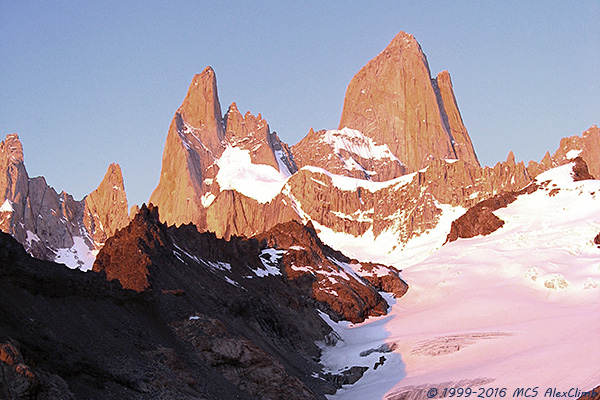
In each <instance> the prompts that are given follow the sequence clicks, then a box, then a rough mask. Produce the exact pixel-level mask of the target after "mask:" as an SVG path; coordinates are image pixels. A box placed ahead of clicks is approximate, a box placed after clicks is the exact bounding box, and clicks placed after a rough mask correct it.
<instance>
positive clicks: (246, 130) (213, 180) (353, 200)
mask: <svg viewBox="0 0 600 400" xmlns="http://www.w3.org/2000/svg"><path fill="white" fill-rule="evenodd" d="M344 104H345V105H344V111H343V113H342V118H341V121H340V129H338V130H329V131H324V130H321V131H314V130H312V129H311V131H310V132H309V133H308V135H307V136H306V137H305V138H304V139H302V140H301V141H300V142H298V143H297V144H296V145H294V146H292V147H291V148H290V147H288V146H287V145H286V144H285V143H283V142H281V141H280V140H279V139H278V138H277V137H276V135H275V134H271V133H270V130H269V127H268V124H267V123H266V121H265V120H264V119H263V118H262V117H261V116H260V114H259V115H258V117H254V116H253V115H252V114H250V113H246V115H244V116H242V114H241V113H240V112H239V110H238V108H237V105H236V104H235V103H233V104H232V105H231V106H230V107H229V110H228V112H227V113H226V115H225V116H224V117H223V118H221V116H220V109H221V108H220V105H219V103H218V95H217V87H216V78H215V76H214V71H213V70H212V69H211V68H210V67H208V68H207V69H205V70H204V72H203V73H202V74H200V75H198V76H196V77H195V78H194V80H193V82H192V84H191V85H190V89H189V91H188V94H187V96H186V99H185V100H184V103H183V105H182V106H181V108H180V110H179V111H178V112H177V113H176V116H175V118H174V120H173V123H172V125H171V128H170V130H169V134H168V137H167V144H166V146H165V152H164V155H163V172H162V175H161V183H159V185H158V187H157V189H156V190H155V192H154V193H153V195H152V197H151V199H150V201H151V202H152V203H153V204H157V205H158V206H159V207H160V209H161V218H163V221H165V222H166V223H167V224H176V225H179V224H183V223H188V222H192V223H194V224H195V225H196V226H197V227H198V229H199V230H200V231H211V232H215V233H216V235H217V236H219V237H225V238H229V237H231V236H232V235H237V236H247V237H250V236H254V235H257V234H260V233H261V232H266V231H268V230H269V229H271V228H273V227H274V226H275V225H277V224H279V223H283V222H287V221H299V222H302V223H306V222H308V221H313V222H314V223H315V227H316V229H317V231H319V230H321V229H322V228H323V227H324V228H327V229H330V230H332V231H333V232H338V233H347V234H351V235H353V236H355V237H359V236H361V235H364V234H369V235H372V236H373V237H375V238H376V237H378V236H379V235H381V234H382V233H384V232H388V233H391V234H392V235H394V236H395V237H396V238H397V245H398V246H404V244H405V243H407V242H408V241H409V240H410V239H411V238H413V237H415V236H419V235H421V234H422V233H425V232H427V231H429V230H431V229H432V228H434V227H436V226H437V224H438V222H439V220H440V218H441V216H442V214H443V213H444V210H445V209H448V207H450V208H454V209H459V208H463V209H468V208H469V207H472V206H474V205H475V204H477V203H478V202H480V201H482V200H484V199H486V198H489V197H492V196H495V195H497V194H499V193H501V192H503V191H517V190H520V189H522V188H524V187H525V186H527V185H528V184H529V183H530V182H532V180H533V179H534V178H535V177H536V176H537V175H538V174H540V173H541V172H543V171H546V170H548V169H550V168H553V167H555V166H557V165H560V164H562V163H565V162H568V161H569V160H570V159H572V158H575V157H576V156H577V155H579V154H581V156H582V157H584V158H586V157H587V158H593V159H598V157H597V155H598V154H596V153H597V150H596V149H597V148H598V147H597V146H596V147H594V146H595V145H596V144H597V142H598V140H600V139H599V138H600V132H599V130H598V128H597V127H595V126H594V127H592V128H590V129H589V130H588V131H586V132H585V133H584V135H583V136H582V137H576V136H575V137H572V138H567V139H564V140H563V141H561V144H560V147H559V149H558V150H557V151H556V153H555V154H554V155H553V156H551V155H550V154H547V155H546V157H544V159H543V160H542V161H541V162H540V163H537V162H534V161H532V162H530V163H529V164H528V165H525V163H523V162H518V163H517V162H516V160H515V156H514V154H513V153H512V152H511V153H510V154H509V155H508V157H507V159H506V161H504V162H500V163H498V164H496V165H495V166H493V167H480V166H479V162H478V160H477V157H476V155H475V152H474V149H473V145H472V142H471V140H470V138H469V135H468V133H467V130H466V128H465V127H464V124H463V122H462V118H461V115H460V111H459V110H458V105H457V102H456V98H455V96H454V93H453V89H452V82H451V79H450V75H449V74H448V73H447V72H446V71H443V72H441V73H439V74H438V75H437V77H435V78H431V75H430V71H429V67H428V64H427V59H426V57H425V55H424V53H423V52H422V50H421V47H420V46H419V44H418V43H417V42H416V40H415V39H414V37H412V36H411V35H408V34H406V33H403V32H401V33H399V34H398V35H397V36H396V37H395V38H394V40H392V42H391V43H390V45H389V46H388V47H387V48H386V49H385V50H384V51H383V52H382V53H380V54H379V55H378V56H377V57H375V58H374V59H373V60H372V61H370V62H369V63H368V64H367V65H366V66H365V67H364V68H363V69H361V71H359V72H358V73H357V74H356V76H355V77H354V78H353V79H352V81H351V83H350V85H349V86H348V90H347V93H346V99H345V103H344ZM194 113H195V114H194ZM188 121H192V122H193V123H194V124H196V125H195V126H194V125H191V124H192V123H191V122H188ZM203 121H208V122H203ZM219 121H221V123H220V124H219ZM207 135H208V136H210V139H209V138H208V136H207ZM587 158H586V159H587ZM176 165H179V166H176ZM598 168H599V167H598V166H596V165H595V161H592V162H590V170H591V171H592V173H593V172H594V170H595V169H598ZM190 171H191V172H190ZM242 180H245V182H242ZM265 183H266V184H265ZM248 186H255V187H264V188H265V190H264V191H263V192H262V193H256V192H257V191H256V190H254V191H252V190H249V189H248ZM399 204H402V207H399V206H398V205H399Z"/></svg>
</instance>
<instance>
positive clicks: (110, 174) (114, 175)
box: [103, 163, 125, 189]
mask: <svg viewBox="0 0 600 400" xmlns="http://www.w3.org/2000/svg"><path fill="white" fill-rule="evenodd" d="M103 181H106V182H107V183H110V184H111V186H112V187H114V186H117V187H118V188H119V189H125V187H124V184H123V172H122V171H121V166H120V165H119V164H117V163H112V164H110V165H109V166H108V169H107V170H106V174H104V179H103Z"/></svg>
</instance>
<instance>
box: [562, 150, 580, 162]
mask: <svg viewBox="0 0 600 400" xmlns="http://www.w3.org/2000/svg"><path fill="white" fill-rule="evenodd" d="M580 154H581V150H569V151H567V154H566V156H567V159H569V160H572V159H574V158H577V156H579V155H580Z"/></svg>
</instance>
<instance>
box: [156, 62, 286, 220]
mask: <svg viewBox="0 0 600 400" xmlns="http://www.w3.org/2000/svg"><path fill="white" fill-rule="evenodd" d="M229 147H234V148H236V149H239V150H241V151H242V152H247V153H248V154H249V156H250V159H251V162H252V163H254V164H263V165H268V166H271V167H273V168H274V169H275V170H276V171H279V172H280V173H281V174H283V175H284V176H285V175H289V174H291V173H293V172H295V171H296V165H295V163H294V160H293V158H292V156H291V153H290V150H289V148H288V146H287V145H286V144H285V143H283V142H281V141H280V140H279V138H278V137H277V135H276V134H275V133H271V132H270V130H269V126H268V125H267V122H266V121H265V120H264V119H263V118H262V116H261V115H260V114H259V115H258V116H257V117H255V116H253V115H252V114H250V113H249V112H248V113H246V115H244V116H242V115H241V113H240V112H239V110H238V108H237V105H236V104H235V103H233V104H232V105H231V106H230V108H229V110H228V112H227V114H226V116H225V117H224V118H223V117H222V114H221V105H220V103H219V97H218V94H217V80H216V76H215V73H214V71H213V70H212V68H211V67H206V69H204V71H203V72H202V73H200V74H198V75H196V76H194V79H193V80H192V83H191V84H190V87H189V89H188V93H187V95H186V97H185V99H184V101H183V104H182V105H181V107H179V109H178V110H177V112H176V113H175V116H174V118H173V121H172V122H171V126H170V127H169V132H168V134H167V140H166V143H165V149H164V152H163V159H162V170H161V175H160V180H159V183H158V186H157V187H156V189H154V192H153V193H152V196H151V197H150V203H152V204H156V205H157V206H158V207H160V209H161V218H162V219H163V221H165V222H167V223H168V224H169V225H173V224H175V225H181V224H187V223H193V224H194V225H196V226H197V227H198V228H199V229H200V230H205V229H210V227H208V226H207V222H206V218H207V216H206V210H205V209H206V208H207V207H208V206H209V205H210V204H212V201H213V200H214V198H215V197H216V196H218V194H219V193H220V192H221V189H227V188H221V187H220V186H219V183H218V179H217V175H218V173H219V165H218V160H219V159H220V157H221V156H222V155H223V153H224V152H225V151H226V149H227V148H229Z"/></svg>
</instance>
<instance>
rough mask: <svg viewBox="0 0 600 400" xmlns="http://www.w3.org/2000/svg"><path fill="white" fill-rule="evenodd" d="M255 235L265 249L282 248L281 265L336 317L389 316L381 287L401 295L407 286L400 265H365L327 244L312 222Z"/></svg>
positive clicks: (308, 293)
mask: <svg viewBox="0 0 600 400" xmlns="http://www.w3.org/2000/svg"><path fill="white" fill-rule="evenodd" d="M255 238H256V239H257V240H259V241H260V242H261V247H262V246H268V247H272V248H274V249H278V250H280V251H282V253H283V254H282V257H281V261H282V267H283V270H284V275H285V276H286V277H287V279H289V280H290V283H291V284H293V285H296V286H297V287H298V288H299V289H300V290H301V291H302V292H303V293H305V294H306V295H308V296H310V297H312V298H314V299H315V300H317V301H319V302H320V303H321V305H323V306H324V307H325V311H328V313H329V314H330V315H331V314H333V315H331V316H332V317H333V318H334V319H335V320H339V319H346V320H348V321H351V322H354V323H357V322H362V321H364V320H365V319H366V318H367V317H369V316H378V315H384V314H386V313H387V308H388V304H387V302H386V301H385V300H384V299H383V297H381V295H380V293H379V291H387V292H391V293H393V294H394V295H395V296H396V297H401V296H403V295H404V294H405V293H406V291H407V290H408V285H407V284H406V283H405V282H404V281H403V280H402V279H401V278H400V276H399V271H398V270H396V269H395V268H393V267H388V266H385V265H381V264H374V263H360V262H359V261H357V260H352V259H350V258H348V257H346V256H344V255H343V254H342V253H340V252H339V251H335V250H333V249H332V248H331V247H329V246H327V245H324V244H323V243H322V242H321V240H320V239H319V237H318V236H317V233H316V232H315V230H314V228H313V226H312V224H311V223H310V222H309V224H308V225H306V226H304V225H302V224H300V223H298V222H296V221H291V222H287V223H283V224H279V225H276V226H275V227H273V228H272V229H271V230H269V231H268V232H265V233H262V234H259V235H257V236H255Z"/></svg>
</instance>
